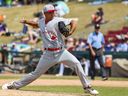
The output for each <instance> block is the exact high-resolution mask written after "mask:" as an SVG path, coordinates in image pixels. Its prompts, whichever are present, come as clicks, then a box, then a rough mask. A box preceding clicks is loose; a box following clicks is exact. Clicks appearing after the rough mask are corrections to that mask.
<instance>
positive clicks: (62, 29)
mask: <svg viewBox="0 0 128 96" xmlns="http://www.w3.org/2000/svg"><path fill="white" fill-rule="evenodd" d="M58 28H59V30H60V33H61V34H63V35H64V36H65V37H68V36H69V35H70V34H69V32H70V31H69V28H67V26H66V25H65V24H64V22H63V21H60V22H58Z"/></svg>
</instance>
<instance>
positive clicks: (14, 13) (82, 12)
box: [0, 2, 128, 44]
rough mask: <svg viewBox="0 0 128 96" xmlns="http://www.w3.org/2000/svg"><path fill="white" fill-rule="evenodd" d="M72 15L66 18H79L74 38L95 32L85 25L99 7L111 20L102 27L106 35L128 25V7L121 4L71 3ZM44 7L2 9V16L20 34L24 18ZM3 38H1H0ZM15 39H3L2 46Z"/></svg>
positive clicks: (30, 16)
mask: <svg viewBox="0 0 128 96" xmlns="http://www.w3.org/2000/svg"><path fill="white" fill-rule="evenodd" d="M68 5H69V8H70V14H67V15H66V16H65V17H68V18H72V17H76V18H79V21H78V27H77V30H76V33H74V34H73V37H76V38H87V36H88V34H89V33H90V32H91V31H93V28H92V27H89V28H86V29H85V28H84V26H85V24H88V23H89V22H90V16H91V14H93V13H94V12H95V11H96V10H97V8H98V7H103V9H104V12H105V19H106V20H109V23H107V24H104V25H102V27H101V31H102V32H103V33H104V34H106V32H107V31H108V30H117V29H121V28H122V26H126V25H128V23H127V21H126V20H124V16H126V15H127V14H128V13H127V10H128V7H127V6H124V5H123V4H121V3H108V4H104V5H100V6H90V5H88V4H86V3H76V2H69V3H68ZM42 7H43V5H38V6H36V5H33V6H23V7H19V8H17V7H16V8H0V10H1V14H5V15H6V16H7V18H6V20H5V22H7V25H8V27H9V29H10V31H16V32H19V31H21V29H22V24H20V23H19V21H20V19H22V18H23V17H24V18H26V19H30V18H33V13H34V12H37V11H40V10H42ZM0 38H1V37H0ZM12 39H13V38H9V39H6V38H3V39H2V38H1V40H0V44H2V43H9V42H10V41H11V40H12Z"/></svg>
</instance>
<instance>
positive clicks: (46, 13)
mask: <svg viewBox="0 0 128 96" xmlns="http://www.w3.org/2000/svg"><path fill="white" fill-rule="evenodd" d="M44 14H45V17H46V20H52V19H53V17H54V16H55V14H54V12H45V13H44Z"/></svg>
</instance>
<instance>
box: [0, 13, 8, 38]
mask: <svg viewBox="0 0 128 96" xmlns="http://www.w3.org/2000/svg"><path fill="white" fill-rule="evenodd" d="M4 19H5V16H4V15H0V36H2V35H4V34H6V33H7V32H8V28H7V25H6V24H5V23H4Z"/></svg>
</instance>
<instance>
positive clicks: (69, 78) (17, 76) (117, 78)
mask: <svg viewBox="0 0 128 96" xmlns="http://www.w3.org/2000/svg"><path fill="white" fill-rule="evenodd" d="M22 76H24V75H17V74H14V75H10V76H9V75H0V79H20V78H21V77H22ZM39 79H63V80H64V79H68V80H74V79H79V78H78V76H70V75H69V76H62V77H56V76H54V75H42V76H41V77H40V78H39ZM96 80H101V77H96ZM109 80H110V81H128V78H122V77H110V78H109Z"/></svg>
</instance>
